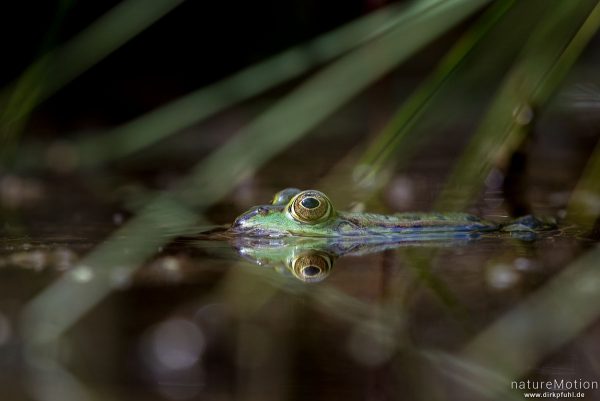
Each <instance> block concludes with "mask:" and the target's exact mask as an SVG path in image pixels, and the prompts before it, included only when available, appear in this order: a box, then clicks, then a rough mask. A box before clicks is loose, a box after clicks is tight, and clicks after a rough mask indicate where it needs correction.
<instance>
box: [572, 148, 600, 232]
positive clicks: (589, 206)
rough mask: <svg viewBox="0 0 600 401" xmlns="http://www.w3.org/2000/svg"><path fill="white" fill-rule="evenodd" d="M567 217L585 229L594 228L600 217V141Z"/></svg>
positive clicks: (576, 187) (574, 193) (580, 182)
mask: <svg viewBox="0 0 600 401" xmlns="http://www.w3.org/2000/svg"><path fill="white" fill-rule="evenodd" d="M566 217H567V219H568V220H570V221H573V222H575V223H576V224H577V225H578V226H579V227H581V228H582V229H584V230H589V229H590V228H592V226H594V224H595V222H596V221H597V219H598V218H599V217H600V142H599V143H598V145H596V148H595V149H594V153H592V156H591V157H590V159H589V160H588V163H587V165H586V167H585V170H584V172H583V175H582V176H581V178H580V179H579V181H578V182H577V185H576V186H575V189H574V190H573V194H572V195H571V199H570V200H569V204H568V206H567V216H566Z"/></svg>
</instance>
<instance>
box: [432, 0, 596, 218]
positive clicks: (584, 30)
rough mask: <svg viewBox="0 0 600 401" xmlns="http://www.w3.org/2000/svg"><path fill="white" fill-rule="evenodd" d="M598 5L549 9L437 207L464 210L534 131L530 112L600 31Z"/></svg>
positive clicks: (545, 98)
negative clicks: (496, 167) (496, 166)
mask: <svg viewBox="0 0 600 401" xmlns="http://www.w3.org/2000/svg"><path fill="white" fill-rule="evenodd" d="M597 7H598V6H596V8H594V9H593V11H591V6H590V2H586V1H584V2H562V3H560V4H558V5H557V6H556V7H554V8H552V9H551V10H549V13H550V14H548V15H547V16H546V17H545V18H544V19H543V21H542V23H541V24H540V25H539V26H538V27H537V28H536V31H535V32H534V34H533V36H532V37H531V38H530V40H529V41H528V43H527V45H526V47H525V49H524V52H523V55H522V57H521V59H520V60H519V61H518V62H517V63H516V65H515V66H514V67H513V69H512V71H511V73H510V74H509V76H508V77H507V79H506V80H505V82H504V84H503V86H502V88H501V89H500V91H499V93H498V95H497V97H496V99H495V100H494V102H493V104H492V106H491V107H490V110H489V112H488V113H487V115H486V116H485V118H484V120H483V122H482V124H481V126H480V128H479V129H478V131H477V132H476V134H475V135H474V137H473V138H472V139H471V142H470V143H469V145H468V146H467V148H466V149H465V151H464V153H463V155H462V156H461V158H460V159H459V161H458V162H457V165H456V167H455V169H454V171H453V172H452V174H451V176H450V177H449V179H448V181H447V183H446V186H445V188H444V190H443V191H442V194H441V195H440V198H439V199H438V201H437V204H436V209H439V210H463V209H465V208H466V207H467V206H468V205H469V203H470V202H471V201H472V200H473V198H474V197H475V196H476V195H477V194H478V193H479V191H480V190H481V186H482V184H483V181H484V179H485V177H486V176H487V175H488V174H489V172H490V170H491V168H492V167H493V166H494V164H497V163H501V162H502V161H503V160H505V159H506V158H507V157H508V156H509V155H510V153H511V152H512V150H513V149H515V148H516V147H517V146H518V144H519V143H520V142H521V140H522V139H523V138H524V137H525V135H526V133H527V130H529V129H530V126H529V123H530V122H531V117H530V115H531V114H532V113H533V112H534V110H536V111H537V110H540V109H541V108H542V107H543V106H544V105H545V104H546V103H547V101H548V99H549V97H550V96H551V95H552V94H553V93H554V92H555V90H556V89H557V88H558V86H559V84H560V82H562V79H563V78H564V77H565V75H566V73H567V71H568V70H569V69H570V67H571V66H572V65H573V63H574V62H575V60H576V59H577V57H578V56H579V54H580V53H581V51H582V50H583V48H584V47H585V45H586V44H587V42H588V41H589V40H590V38H591V36H592V34H593V32H595V31H596V30H597V29H598V21H597V17H596V13H597ZM586 17H587V19H586ZM582 21H583V22H582Z"/></svg>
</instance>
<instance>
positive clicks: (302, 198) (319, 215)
mask: <svg viewBox="0 0 600 401" xmlns="http://www.w3.org/2000/svg"><path fill="white" fill-rule="evenodd" d="M288 212H289V214H290V215H291V216H292V217H293V218H294V219H295V220H297V221H300V222H302V223H307V224H316V223H320V222H322V221H324V220H327V219H328V218H329V217H330V216H331V214H332V213H333V206H332V205H331V202H330V201H329V199H328V198H327V196H325V194H324V193H323V192H319V191H314V190H308V191H302V192H300V193H299V194H297V195H296V196H295V197H294V198H292V200H290V203H289V206H288Z"/></svg>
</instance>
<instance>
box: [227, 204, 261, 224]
mask: <svg viewBox="0 0 600 401" xmlns="http://www.w3.org/2000/svg"><path fill="white" fill-rule="evenodd" d="M267 214H269V209H268V208H267V207H265V206H256V207H253V208H252V209H250V210H248V211H247V212H246V213H243V214H241V215H239V216H238V217H237V219H235V220H234V221H233V223H231V228H242V227H244V226H245V225H246V223H247V222H248V221H249V220H250V219H252V218H253V217H255V216H257V215H260V216H266V215H267Z"/></svg>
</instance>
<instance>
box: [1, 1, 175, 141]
mask: <svg viewBox="0 0 600 401" xmlns="http://www.w3.org/2000/svg"><path fill="white" fill-rule="evenodd" d="M182 1H183V0H156V1H153V2H151V3H148V2H147V1H145V0H125V1H123V2H121V3H120V4H118V5H117V6H115V7H114V8H112V9H111V10H110V11H108V12H107V13H106V14H104V15H103V16H102V17H100V18H99V19H98V20H96V21H95V22H94V23H93V24H91V25H90V26H89V27H87V28H86V29H85V30H84V31H83V32H81V33H79V34H78V35H77V36H75V37H74V38H73V39H71V40H70V41H68V42H67V43H65V44H64V45H63V46H61V47H60V48H58V49H56V50H55V51H52V52H50V53H48V54H46V55H44V56H43V57H41V58H40V59H39V60H37V61H36V62H34V63H33V64H32V65H31V66H30V67H29V68H28V69H27V70H26V71H25V72H24V73H23V74H22V75H21V77H20V78H19V79H18V80H17V81H16V82H15V83H14V84H13V85H11V86H10V87H8V88H5V89H4V90H3V92H2V93H1V94H0V99H1V100H2V104H3V105H4V106H3V107H2V109H3V110H2V113H1V114H0V135H1V137H0V140H1V142H2V143H4V145H5V146H7V145H8V144H9V142H11V141H12V139H14V138H15V137H16V136H18V135H19V134H20V130H21V126H22V124H23V123H24V121H25V120H26V119H27V117H28V116H29V113H30V112H31V111H32V110H33V109H34V108H35V107H36V106H37V105H38V104H40V103H41V102H43V101H44V100H45V99H46V98H48V97H49V96H51V95H52V94H54V93H55V92H57V91H58V90H60V89H61V88H62V87H63V86H65V85H66V84H67V83H69V82H70V81H72V80H73V79H75V78H77V77H78V76H79V75H81V74H82V73H83V72H85V71H86V70H88V69H89V68H90V67H92V66H93V65H95V64H97V63H98V62H99V61H100V60H102V59H103V58H105V57H106V56H108V55H109V54H110V53H112V52H113V51H115V50H116V49H118V48H119V47H120V46H122V45H123V44H124V43H126V42H127V41H128V40H130V39H131V38H133V37H134V36H136V35H137V34H139V33H140V32H142V31H143V30H144V29H146V28H147V27H148V26H150V25H152V24H153V23H154V22H156V21H157V20H158V19H160V18H161V17H163V16H164V15H166V14H167V13H168V12H169V11H171V10H172V9H174V8H175V7H177V6H178V5H179V4H181V3H182ZM50 78H51V79H50Z"/></svg>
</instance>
